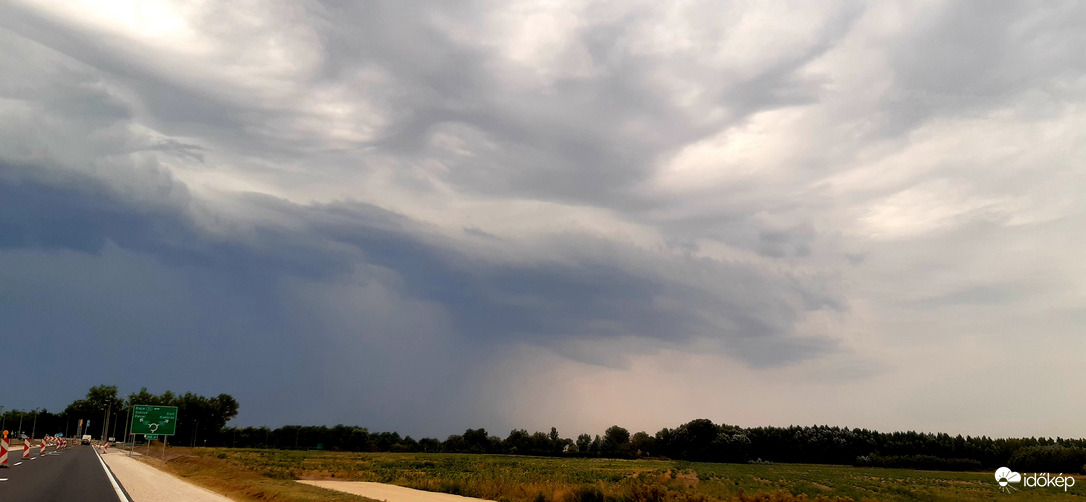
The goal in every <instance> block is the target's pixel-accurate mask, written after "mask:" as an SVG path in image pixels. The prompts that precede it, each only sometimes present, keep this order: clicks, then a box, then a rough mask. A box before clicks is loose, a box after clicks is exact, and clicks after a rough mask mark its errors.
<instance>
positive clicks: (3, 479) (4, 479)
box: [0, 478, 8, 481]
mask: <svg viewBox="0 0 1086 502" xmlns="http://www.w3.org/2000/svg"><path fill="white" fill-rule="evenodd" d="M7 480H8V478H0V481H7Z"/></svg>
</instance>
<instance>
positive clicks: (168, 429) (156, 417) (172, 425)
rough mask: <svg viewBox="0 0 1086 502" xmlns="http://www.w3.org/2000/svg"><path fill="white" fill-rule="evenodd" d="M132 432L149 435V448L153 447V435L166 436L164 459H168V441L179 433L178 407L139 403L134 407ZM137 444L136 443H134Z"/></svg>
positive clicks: (163, 440)
mask: <svg viewBox="0 0 1086 502" xmlns="http://www.w3.org/2000/svg"><path fill="white" fill-rule="evenodd" d="M131 427H132V428H131V433H132V434H143V435H144V436H146V437H147V448H148V449H150V448H151V437H154V438H155V439H158V436H166V437H165V438H163V439H162V460H163V461H165V460H166V441H167V440H168V439H169V437H170V436H172V435H174V434H176V433H177V407H176V406H153V405H149V404H137V405H135V406H133V407H132V424H131ZM133 446H135V445H133Z"/></svg>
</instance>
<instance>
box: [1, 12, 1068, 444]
mask: <svg viewBox="0 0 1086 502" xmlns="http://www.w3.org/2000/svg"><path fill="white" fill-rule="evenodd" d="M1084 23H1086V10H1084V9H1081V8H1079V7H1077V6H1075V5H1074V4H1067V5H1064V4H1049V5H1045V6H1029V7H1028V8H1023V9H1018V8H1017V7H1015V6H999V7H998V8H996V7H993V6H989V5H985V6H982V5H980V4H976V5H973V4H954V5H920V4H909V3H905V4H881V5H878V6H864V5H853V4H850V3H842V4H835V5H829V4H820V5H809V4H803V3H800V4H795V5H786V4H775V5H741V4H729V5H727V6H721V5H716V4H712V3H709V4H704V5H702V4H689V5H683V6H664V5H658V4H653V3H645V4H623V5H612V4H606V3H582V2H573V3H570V4H568V5H567V4H556V3H546V4H541V5H535V4H529V3H518V4H505V3H487V2H468V3H463V4H455V5H454V4H448V3H444V2H438V3H434V4H425V3H415V4H411V5H405V4H402V3H391V4H382V3H367V4H359V5H340V4H322V3H319V2H314V3H301V4H299V3H284V4H269V3H259V4H255V5H246V4H243V3H229V4H208V5H173V4H170V3H138V4H132V5H127V4H124V3H120V4H118V3H111V4H109V5H108V8H107V6H93V7H91V6H78V5H76V4H63V5H62V4H55V5H54V4H43V5H41V4H32V3H15V4H11V5H7V6H4V7H0V46H3V47H5V49H6V50H4V51H0V72H3V73H4V74H6V75H18V76H19V78H15V79H5V80H4V81H3V82H0V117H2V120H0V298H2V299H3V301H2V302H0V318H2V319H3V321H0V332H3V333H4V334H5V339H10V340H17V341H18V345H19V346H20V350H22V351H26V352H27V354H34V355H36V354H45V353H53V354H55V355H54V356H51V357H45V358H42V359H41V360H38V358H36V357H26V358H20V359H19V361H18V362H17V363H16V365H17V368H16V369H17V370H18V371H20V372H22V373H21V374H30V373H34V374H41V375H45V376H44V377H42V378H40V379H36V380H35V381H33V382H31V384H29V385H20V386H17V388H16V389H13V392H12V393H11V395H10V399H11V400H12V403H11V405H10V406H15V407H19V406H22V407H28V408H29V407H34V406H47V407H51V408H55V407H56V406H59V405H62V404H63V403H66V402H68V401H70V400H71V399H72V398H74V397H76V396H78V395H79V394H81V393H82V392H83V391H84V390H85V387H88V386H89V385H93V384H96V383H116V384H118V385H119V386H121V388H122V390H123V389H128V388H132V390H135V389H136V388H138V387H140V386H147V387H149V388H151V389H152V390H155V391H161V390H165V389H167V388H169V389H173V390H178V391H186V390H192V391H195V392H202V393H217V392H228V393H231V394H233V395H235V397H237V398H238V400H239V402H240V403H241V404H242V409H241V415H239V417H238V421H239V422H240V423H243V424H263V423H268V424H269V425H278V424H283V423H288V422H289V423H299V422H304V423H339V422H343V423H357V424H361V425H366V426H370V427H371V428H375V429H398V430H401V431H404V432H408V433H413V434H431V435H438V436H442V435H445V434H449V433H452V432H457V431H459V430H462V429H463V428H465V427H468V426H480V425H481V426H486V427H489V428H491V429H494V430H496V431H498V432H499V433H500V431H501V430H502V429H505V428H510V427H514V426H534V427H540V428H542V427H547V426H548V424H553V425H561V426H562V427H563V428H564V429H574V430H577V431H580V430H586V431H587V430H595V429H601V428H602V427H605V426H606V425H610V424H611V423H616V422H617V423H623V424H629V425H630V426H633V427H638V428H647V429H653V428H658V427H662V426H665V425H673V423H670V422H669V421H671V422H675V421H681V420H686V419H689V418H695V417H697V416H710V417H711V418H713V419H714V420H717V421H727V422H730V423H741V424H743V425H761V424H763V423H772V424H788V423H807V422H811V421H818V422H820V423H826V422H829V423H835V424H842V425H844V424H848V425H856V426H865V427H876V428H906V427H908V428H920V429H924V430H949V431H951V432H962V433H993V434H1020V435H1033V434H1063V435H1073V434H1074V433H1073V431H1072V429H1073V423H1074V418H1073V417H1075V416H1080V415H1081V412H1082V411H1086V410H1083V409H1081V406H1082V405H1081V404H1074V403H1067V402H1065V401H1062V399H1063V396H1064V395H1065V393H1064V392H1062V391H1061V389H1063V388H1064V387H1065V386H1066V385H1069V384H1070V382H1072V381H1075V380H1081V378H1082V376H1083V374H1082V370H1081V369H1079V366H1078V365H1077V364H1074V363H1073V361H1071V360H1069V359H1068V360H1065V359H1066V357H1065V356H1063V355H1059V354H1053V353H1052V351H1051V350H1050V349H1051V348H1053V347H1060V348H1061V349H1060V354H1068V353H1074V350H1078V349H1083V348H1086V346H1083V343H1084V342H1083V341H1082V340H1081V339H1080V338H1079V337H1077V336H1076V333H1077V332H1078V331H1080V330H1081V327H1082V323H1083V321H1084V319H1086V318H1084V317H1083V312H1084V310H1083V302H1082V296H1081V291H1082V290H1083V284H1082V281H1081V280H1079V279H1077V278H1078V277H1083V276H1084V275H1083V274H1081V273H1077V272H1083V270H1080V269H1082V265H1081V264H1080V263H1079V262H1080V260H1078V259H1077V256H1076V254H1075V252H1074V250H1075V249H1076V248H1077V245H1076V243H1077V242H1079V241H1081V239H1082V235H1083V234H1082V230H1081V228H1082V225H1080V224H1081V222H1082V215H1083V204H1082V202H1081V200H1080V197H1078V193H1079V192H1081V190H1079V189H1080V188H1081V185H1082V181H1081V176H1080V174H1079V168H1078V164H1079V162H1078V159H1080V158H1081V157H1082V153H1083V152H1082V147H1081V146H1080V145H1082V144H1086V143H1084V142H1083V139H1086V138H1083V137H1082V135H1083V133H1082V132H1081V131H1083V130H1086V129H1083V128H1082V127H1081V126H1082V124H1083V111H1082V108H1083V97H1084V92H1086V86H1084V82H1086V80H1083V78H1082V75H1083V68H1082V66H1083V64H1082V62H1081V61H1079V60H1080V59H1081V58H1077V57H1075V56H1074V54H1075V49H1076V48H1077V47H1081V46H1082V43H1081V42H1083V40H1082V37H1083V36H1082V35H1081V34H1080V33H1081V32H1082V30H1080V29H1079V28H1081V27H1082V25H1083V24H1084ZM1024 339H1028V342H1029V344H1028V346H1027V347H1026V348H1021V347H1018V348H1016V349H1015V350H1012V351H1004V350H1001V349H999V348H998V347H1005V346H1009V345H1013V344H1015V343H1019V344H1020V343H1022V340H1024ZM1079 353H1081V350H1080V351H1079ZM683 360H685V361H687V363H686V364H684V363H681V362H677V361H683ZM992 378H1005V379H1007V380H1010V381H1015V382H1022V383H1021V385H1027V384H1043V385H1044V388H1048V389H1052V391H1051V393H1042V394H1041V395H1039V396H1034V398H1033V399H1032V400H1030V402H1029V403H1028V405H1027V404H1014V403H1011V404H1008V406H1007V407H1005V408H1004V409H1003V410H1004V411H1002V412H999V413H994V414H993V411H992V410H989V409H988V407H987V405H984V404H983V403H982V402H980V401H978V402H977V403H974V404H972V405H970V406H969V407H968V408H967V409H958V411H951V410H952V409H954V408H956V407H955V405H954V404H953V403H955V399H954V396H961V395H966V394H967V395H974V396H976V395H984V396H988V395H989V393H988V391H987V390H984V391H981V390H980V388H981V387H984V386H986V385H988V383H986V382H989V379H992ZM86 382H90V384H89V385H85V384H84V383H86ZM601 382H609V383H608V384H607V386H606V387H605V388H601V387H599V386H600V385H601ZM936 382H940V383H938V384H937V383H936ZM1016 385H1017V384H1016ZM1012 387H1015V386H1013V385H1012ZM1000 388H1006V387H1000ZM608 393H613V394H614V396H619V397H613V396H609V397H604V396H602V395H601V394H608ZM639 394H642V395H648V396H655V397H654V398H653V399H654V400H655V402H666V403H669V404H668V406H667V407H666V412H661V411H658V410H657V411H652V410H651V409H646V407H645V406H642V404H643V400H642V399H641V398H640V396H639ZM744 395H746V396H755V395H758V396H769V397H758V398H753V397H747V398H743V397H741V396H744ZM872 395H878V396H880V397H878V398H877V399H876V401H878V406H877V407H878V408H879V409H884V410H886V411H884V412H879V411H874V410H872V409H870V408H871V407H872V406H873V405H872V401H871V399H875V398H871V397H870V396H872ZM40 396H50V397H49V398H41V397H40ZM622 396H627V397H622ZM714 396H715V397H714ZM865 396H867V397H865ZM989 397H991V398H992V399H998V398H999V396H997V395H990V396H989ZM43 399H45V400H44V401H43ZM593 402H599V403H606V404H605V405H600V406H593V405H592V403H593ZM650 402H652V401H650ZM284 403H290V404H289V405H284ZM303 403H304V404H303ZM788 403H802V404H801V405H797V406H789V405H788ZM649 408H653V409H655V407H652V406H650V407H649ZM959 408H960V407H959ZM1031 410H1033V411H1031ZM1035 411H1036V412H1041V413H1044V414H1045V417H1046V418H1044V419H1039V418H1035V417H1032V416H1031V413H1034V412H1035ZM536 421H538V422H539V423H538V424H536V423H535V422H536ZM570 432H573V431H570Z"/></svg>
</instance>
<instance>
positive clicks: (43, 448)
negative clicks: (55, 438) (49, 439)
mask: <svg viewBox="0 0 1086 502" xmlns="http://www.w3.org/2000/svg"><path fill="white" fill-rule="evenodd" d="M38 455H45V438H41V449H40V450H38Z"/></svg>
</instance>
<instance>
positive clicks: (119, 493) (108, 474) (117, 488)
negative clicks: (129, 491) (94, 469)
mask: <svg viewBox="0 0 1086 502" xmlns="http://www.w3.org/2000/svg"><path fill="white" fill-rule="evenodd" d="M94 454H95V455H96V456H97V457H98V463H99V464H102V470H103V471H106V477H107V478H109V483H110V484H111V485H113V491H114V492H116V493H117V499H118V500H120V501H121V502H129V500H128V497H126V496H125V495H124V492H123V491H121V486H120V485H118V484H117V478H115V477H113V472H112V471H110V470H109V467H106V463H105V461H103V460H102V456H101V455H99V454H98V452H97V451H96V452H94Z"/></svg>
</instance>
